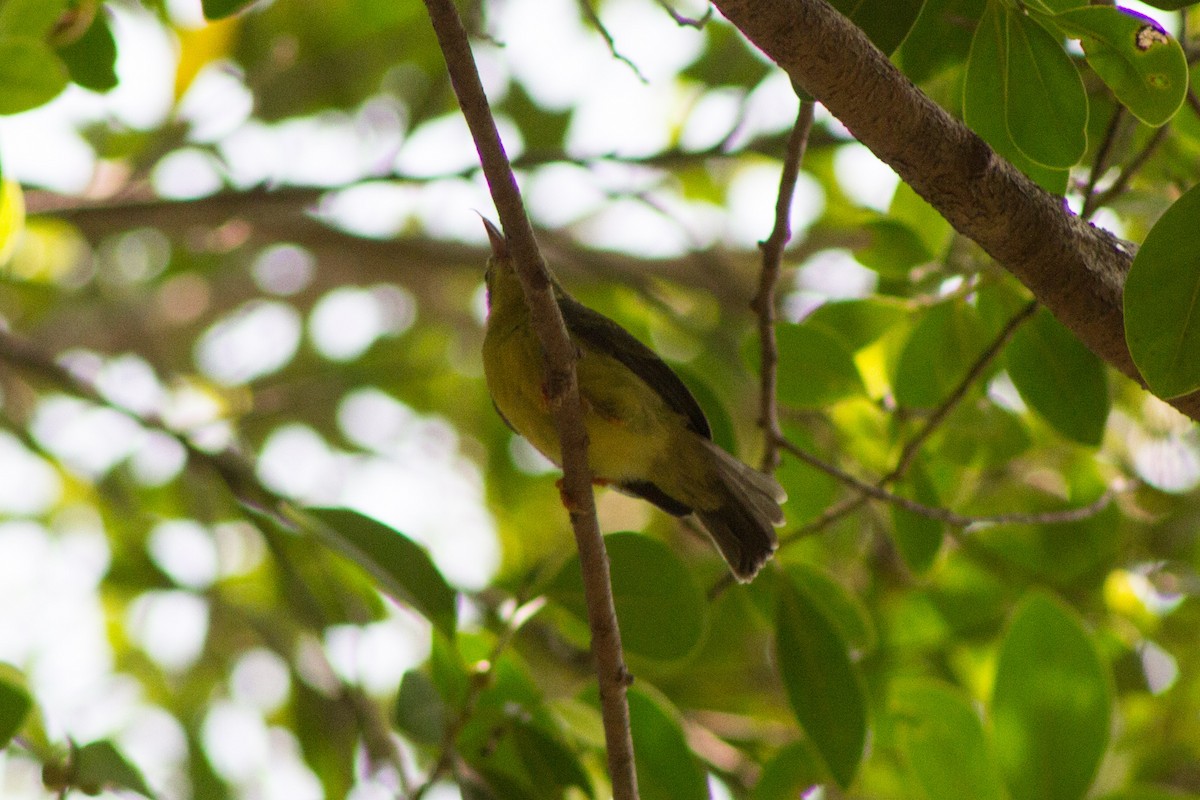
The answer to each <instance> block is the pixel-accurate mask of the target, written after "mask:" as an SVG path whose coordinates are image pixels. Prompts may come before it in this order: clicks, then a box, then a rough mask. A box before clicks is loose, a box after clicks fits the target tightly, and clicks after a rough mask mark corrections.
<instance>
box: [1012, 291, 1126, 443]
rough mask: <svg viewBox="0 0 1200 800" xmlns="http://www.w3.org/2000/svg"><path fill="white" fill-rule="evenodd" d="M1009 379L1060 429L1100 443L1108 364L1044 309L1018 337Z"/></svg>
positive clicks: (1107, 403) (1078, 438)
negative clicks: (1106, 366) (1105, 368)
mask: <svg viewBox="0 0 1200 800" xmlns="http://www.w3.org/2000/svg"><path fill="white" fill-rule="evenodd" d="M1006 356H1007V359H1008V374H1009V376H1010V377H1011V378H1012V381H1013V383H1014V384H1015V385H1016V387H1017V391H1019V392H1020V393H1021V397H1022V398H1023V399H1024V400H1025V402H1026V403H1028V404H1029V405H1030V406H1031V407H1032V408H1033V410H1034V411H1036V412H1038V414H1040V415H1041V416H1042V417H1044V418H1045V420H1046V421H1047V422H1049V423H1050V424H1051V425H1052V426H1053V427H1054V429H1055V430H1057V431H1058V432H1059V433H1061V434H1062V435H1063V436H1066V437H1067V438H1069V439H1074V440H1075V441H1077V442H1080V443H1082V444H1086V445H1092V446H1095V445H1098V444H1100V438H1101V437H1102V436H1103V435H1104V425H1105V422H1106V421H1107V420H1108V410H1109V406H1110V401H1109V396H1108V378H1107V375H1106V374H1105V370H1104V364H1103V362H1101V361H1100V359H1099V358H1098V357H1097V356H1096V355H1095V354H1094V353H1093V352H1092V351H1091V350H1088V349H1087V348H1086V347H1084V346H1083V344H1081V343H1080V341H1079V340H1078V339H1077V338H1075V336H1074V335H1073V334H1072V333H1071V332H1070V331H1068V330H1067V329H1066V328H1064V327H1063V326H1062V324H1061V323H1059V321H1058V320H1056V319H1055V318H1054V315H1052V314H1051V313H1050V312H1049V311H1046V310H1045V309H1042V310H1040V311H1038V313H1037V314H1036V315H1035V316H1034V318H1033V319H1031V320H1030V321H1029V322H1027V323H1026V324H1025V325H1023V326H1022V327H1021V328H1020V329H1019V330H1018V331H1017V332H1016V334H1014V335H1013V338H1012V342H1011V343H1010V344H1009V346H1008V349H1007V352H1006Z"/></svg>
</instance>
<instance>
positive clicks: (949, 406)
mask: <svg viewBox="0 0 1200 800" xmlns="http://www.w3.org/2000/svg"><path fill="white" fill-rule="evenodd" d="M1037 309H1038V302H1037V301H1036V300H1031V301H1030V302H1029V304H1028V305H1026V306H1025V307H1024V308H1022V309H1021V310H1020V311H1018V312H1017V313H1016V314H1014V315H1013V317H1012V318H1011V319H1010V320H1009V321H1008V322H1007V323H1005V325H1004V327H1003V328H1001V329H1000V333H998V334H996V338H995V339H993V340H992V343H991V344H989V345H988V346H987V348H986V349H985V350H984V351H983V352H982V353H980V354H979V358H977V359H975V363H974V364H972V365H971V368H970V369H969V370H967V374H966V375H964V376H963V379H962V380H961V381H959V383H958V385H957V386H955V387H954V391H952V392H950V394H949V395H948V396H947V397H946V399H945V400H943V401H942V403H941V405H939V406H938V407H937V408H936V409H934V411H933V413H932V414H930V415H929V416H928V417H926V418H925V424H924V425H922V426H921V429H920V430H919V431H917V433H916V435H915V436H913V438H912V439H910V440H909V441H908V443H907V444H905V445H904V449H903V450H902V451H901V452H900V458H899V459H897V461H896V466H895V468H894V469H893V470H892V471H891V472H889V473H888V474H887V475H886V476H884V477H883V478H882V479H881V480H880V485H887V484H889V483H892V482H894V481H896V480H898V479H899V478H901V477H903V476H904V474H905V473H906V472H908V468H909V467H910V466H912V462H913V459H914V458H916V456H917V452H918V451H919V450H920V449H921V445H923V444H924V443H925V440H926V439H928V438H929V437H930V436H932V435H933V432H934V431H936V430H937V428H938V426H939V425H941V424H942V422H943V421H944V420H945V419H946V417H947V416H949V415H950V412H951V411H953V410H954V408H955V406H957V405H958V404H959V402H961V401H962V399H963V397H965V396H966V394H967V390H968V389H970V388H971V384H973V383H975V381H976V380H978V379H979V376H980V375H982V374H983V372H984V370H986V369H987V368H988V366H989V365H990V364H991V363H992V362H993V361H995V360H996V357H997V356H998V355H1000V352H1001V351H1002V350H1003V349H1004V346H1005V345H1006V344H1008V340H1009V339H1011V338H1012V337H1013V334H1014V333H1016V332H1017V328H1019V327H1021V326H1022V325H1023V324H1025V321H1026V320H1028V319H1029V318H1030V317H1032V316H1033V313H1034V312H1035V311H1037Z"/></svg>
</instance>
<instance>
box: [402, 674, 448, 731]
mask: <svg viewBox="0 0 1200 800" xmlns="http://www.w3.org/2000/svg"><path fill="white" fill-rule="evenodd" d="M449 714H450V711H449V709H448V708H447V707H446V701H445V700H443V699H442V696H441V694H440V693H439V692H438V690H437V687H436V686H435V685H434V683H433V680H432V679H431V678H430V677H429V676H428V675H426V674H425V673H424V672H421V671H420V670H409V671H408V672H406V673H404V677H403V678H402V679H401V680H400V691H399V692H397V693H396V702H395V704H394V705H393V706H392V716H393V718H394V719H395V721H396V727H397V728H398V729H399V730H400V731H401V732H402V733H404V734H405V735H406V736H408V738H410V739H412V740H413V741H414V742H420V743H422V744H431V745H432V744H438V743H440V742H441V741H442V737H443V736H444V735H445V733H446V723H447V722H448V719H447V718H448V716H449Z"/></svg>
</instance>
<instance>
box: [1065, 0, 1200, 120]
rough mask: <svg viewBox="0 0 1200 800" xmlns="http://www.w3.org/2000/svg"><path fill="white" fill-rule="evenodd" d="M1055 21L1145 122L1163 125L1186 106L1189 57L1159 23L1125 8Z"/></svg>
mask: <svg viewBox="0 0 1200 800" xmlns="http://www.w3.org/2000/svg"><path fill="white" fill-rule="evenodd" d="M1050 21H1051V22H1052V23H1053V24H1054V25H1056V26H1058V28H1059V29H1061V30H1062V31H1063V32H1064V33H1065V34H1066V35H1068V36H1070V37H1071V38H1073V39H1079V40H1080V44H1082V45H1083V52H1084V53H1085V54H1086V55H1087V60H1088V63H1089V64H1091V65H1092V69H1094V70H1096V74H1097V75H1099V76H1100V79H1101V80H1103V81H1104V82H1105V83H1106V84H1107V85H1108V87H1109V88H1110V89H1112V90H1113V94H1115V95H1116V96H1117V99H1118V100H1120V101H1121V103H1123V104H1124V105H1125V107H1126V108H1128V109H1129V111H1130V112H1131V113H1132V114H1133V115H1134V116H1135V117H1137V118H1138V119H1140V120H1141V121H1142V122H1144V123H1146V124H1147V125H1151V126H1158V125H1162V124H1163V123H1165V122H1166V121H1167V120H1169V119H1171V117H1173V116H1175V112H1176V111H1178V110H1179V108H1180V106H1182V105H1183V100H1184V97H1185V96H1186V95H1187V88H1188V65H1187V58H1186V57H1185V56H1184V54H1183V48H1182V47H1180V46H1179V42H1177V41H1176V40H1175V39H1174V38H1172V37H1171V36H1170V35H1168V34H1167V32H1166V31H1164V30H1163V29H1162V27H1161V26H1159V25H1158V23H1156V22H1155V21H1154V20H1152V19H1150V18H1148V17H1144V16H1142V15H1141V14H1137V13H1134V12H1132V11H1128V10H1126V9H1123V8H1114V7H1111V6H1088V7H1086V8H1075V9H1071V10H1070V11H1064V12H1062V13H1060V14H1057V15H1055V16H1053V17H1051V18H1050Z"/></svg>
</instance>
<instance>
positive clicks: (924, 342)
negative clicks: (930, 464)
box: [894, 301, 986, 408]
mask: <svg viewBox="0 0 1200 800" xmlns="http://www.w3.org/2000/svg"><path fill="white" fill-rule="evenodd" d="M985 346H986V337H985V334H984V330H983V324H982V323H981V322H980V320H979V314H978V312H976V311H975V309H974V308H972V307H970V306H968V305H967V304H965V303H962V302H957V301H951V302H946V303H939V304H938V305H936V306H934V307H933V308H931V309H929V310H928V311H926V312H925V317H924V318H923V319H922V320H921V321H920V322H919V323H918V324H917V327H916V328H915V329H914V330H913V332H912V335H911V336H909V338H908V342H906V343H905V345H904V350H903V351H901V353H900V360H899V362H898V363H897V365H896V379H895V384H894V386H895V390H896V400H897V401H898V402H899V403H900V405H902V406H905V407H907V408H931V407H933V406H936V405H937V404H938V403H940V402H941V401H942V400H944V399H945V398H946V396H947V395H949V394H950V392H951V391H953V390H954V389H955V387H957V386H958V384H959V382H960V381H961V380H962V379H963V378H964V377H966V374H967V371H968V370H969V369H970V367H971V364H972V363H973V362H974V360H975V359H976V358H978V356H979V354H980V353H981V352H983V348H984V347H985Z"/></svg>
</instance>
